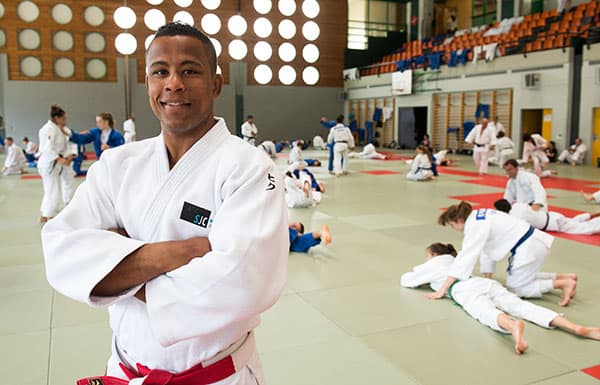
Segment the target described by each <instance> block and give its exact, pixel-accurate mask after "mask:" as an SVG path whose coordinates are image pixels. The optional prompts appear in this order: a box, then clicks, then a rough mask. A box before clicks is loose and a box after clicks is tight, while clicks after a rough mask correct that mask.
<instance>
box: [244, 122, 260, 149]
mask: <svg viewBox="0 0 600 385" xmlns="http://www.w3.org/2000/svg"><path fill="white" fill-rule="evenodd" d="M256 135H258V128H256V124H254V122H252V123H250V122H248V121H246V122H244V123H243V124H242V137H243V138H244V140H245V141H246V142H248V143H250V144H251V145H253V146H255V145H256Z"/></svg>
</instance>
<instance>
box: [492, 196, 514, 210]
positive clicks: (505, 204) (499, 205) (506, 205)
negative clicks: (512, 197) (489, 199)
mask: <svg viewBox="0 0 600 385" xmlns="http://www.w3.org/2000/svg"><path fill="white" fill-rule="evenodd" d="M494 207H495V208H496V210H498V211H502V212H503V213H509V212H510V209H511V208H512V205H511V204H510V202H509V201H507V200H506V199H498V200H497V201H496V202H494Z"/></svg>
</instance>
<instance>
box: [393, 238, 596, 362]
mask: <svg viewBox="0 0 600 385" xmlns="http://www.w3.org/2000/svg"><path fill="white" fill-rule="evenodd" d="M455 257H456V250H455V249H454V246H453V245H452V244H443V243H433V244H431V245H429V246H428V247H427V249H426V259H427V261H426V262H425V263H423V264H420V265H417V266H415V267H413V269H412V271H410V272H407V273H404V274H402V277H401V278H400V285H402V286H403V287H410V288H416V287H419V286H422V285H426V284H429V286H430V287H431V289H433V290H434V291H437V290H439V289H440V288H441V287H442V286H443V284H444V281H445V280H446V277H447V276H448V274H449V273H450V271H451V269H452V265H453V263H454V258H455ZM447 296H448V297H450V298H451V299H452V300H453V301H454V302H455V303H456V304H458V305H460V306H461V307H462V308H463V309H464V310H465V311H466V312H467V314H469V315H470V316H471V317H473V318H475V319H477V320H478V321H479V322H481V323H482V324H484V325H486V326H488V327H490V328H492V329H493V330H496V331H499V332H501V333H510V334H512V336H513V338H514V340H515V347H514V349H515V353H517V354H521V353H523V352H525V350H527V348H528V347H529V344H528V343H527V341H526V340H525V338H524V337H523V332H524V328H525V325H524V324H523V321H521V320H519V319H515V318H513V317H511V315H512V316H515V317H517V318H523V319H526V320H528V321H531V322H533V323H535V324H537V325H539V326H541V327H544V328H554V327H558V328H561V329H563V330H565V331H568V332H570V333H573V334H575V335H578V336H581V337H586V338H591V339H595V340H600V328H597V327H585V326H582V325H578V324H575V323H573V322H571V321H569V320H568V319H567V318H565V317H564V316H562V315H560V314H558V313H557V312H555V311H552V310H550V309H547V308H544V307H542V306H538V305H534V304H532V303H531V302H527V301H523V300H522V299H521V298H519V297H518V296H516V295H515V294H513V293H511V292H510V291H508V290H507V289H506V288H505V287H504V286H502V285H501V284H500V283H499V282H497V281H495V280H493V279H488V278H481V277H469V278H466V279H464V280H458V281H455V282H454V284H453V285H452V287H451V288H450V290H449V291H448V293H447Z"/></svg>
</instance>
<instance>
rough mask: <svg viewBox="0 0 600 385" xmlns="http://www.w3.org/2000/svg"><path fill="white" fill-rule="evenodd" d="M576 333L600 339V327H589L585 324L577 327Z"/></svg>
mask: <svg viewBox="0 0 600 385" xmlns="http://www.w3.org/2000/svg"><path fill="white" fill-rule="evenodd" d="M575 334H577V335H578V336H581V337H585V338H591V339H593V340H599V341H600V328H588V327H585V326H577V327H575Z"/></svg>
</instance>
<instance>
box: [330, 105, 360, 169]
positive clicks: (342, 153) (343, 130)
mask: <svg viewBox="0 0 600 385" xmlns="http://www.w3.org/2000/svg"><path fill="white" fill-rule="evenodd" d="M336 122H337V124H336V125H335V126H333V127H331V129H330V130H329V135H328V136H327V143H329V144H333V173H334V174H335V176H340V175H342V173H343V174H347V173H348V170H347V167H348V159H347V157H348V149H349V148H354V137H353V136H352V132H350V129H349V128H348V127H346V126H344V115H340V116H338V117H337V119H336Z"/></svg>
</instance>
